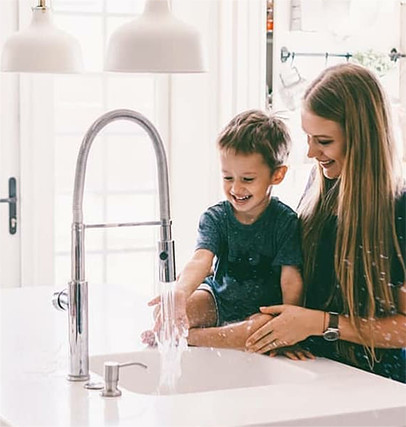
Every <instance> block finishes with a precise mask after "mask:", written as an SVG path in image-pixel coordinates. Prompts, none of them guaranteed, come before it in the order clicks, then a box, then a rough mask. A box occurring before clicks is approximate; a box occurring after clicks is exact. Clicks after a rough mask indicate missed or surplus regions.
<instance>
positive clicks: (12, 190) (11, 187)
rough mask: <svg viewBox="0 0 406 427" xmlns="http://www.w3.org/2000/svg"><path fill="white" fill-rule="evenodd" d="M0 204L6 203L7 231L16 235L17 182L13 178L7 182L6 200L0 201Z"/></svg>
mask: <svg viewBox="0 0 406 427" xmlns="http://www.w3.org/2000/svg"><path fill="white" fill-rule="evenodd" d="M0 203H8V231H9V233H10V234H16V233H17V180H16V179H15V178H14V177H11V178H9V180H8V198H7V199H0Z"/></svg>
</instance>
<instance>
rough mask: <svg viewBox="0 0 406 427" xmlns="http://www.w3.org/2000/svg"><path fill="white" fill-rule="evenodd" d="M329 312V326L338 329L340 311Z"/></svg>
mask: <svg viewBox="0 0 406 427" xmlns="http://www.w3.org/2000/svg"><path fill="white" fill-rule="evenodd" d="M328 314H329V321H328V328H331V329H338V313H334V312H332V311H330V312H329V313H328Z"/></svg>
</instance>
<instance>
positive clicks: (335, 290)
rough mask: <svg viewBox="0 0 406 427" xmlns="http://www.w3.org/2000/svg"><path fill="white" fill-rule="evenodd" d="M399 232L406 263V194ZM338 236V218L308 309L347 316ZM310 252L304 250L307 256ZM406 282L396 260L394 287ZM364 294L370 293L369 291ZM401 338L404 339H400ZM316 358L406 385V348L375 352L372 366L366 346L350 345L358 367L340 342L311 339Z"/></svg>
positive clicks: (325, 239) (331, 223) (319, 260)
mask: <svg viewBox="0 0 406 427" xmlns="http://www.w3.org/2000/svg"><path fill="white" fill-rule="evenodd" d="M395 219H396V232H397V236H398V241H399V244H400V247H401V251H402V256H403V260H404V262H405V263H406V190H405V191H404V192H403V193H402V195H401V196H400V197H399V198H398V199H397V201H396V205H395ZM336 235H337V220H336V217H331V218H330V219H329V220H328V221H326V223H325V225H324V228H323V231H322V233H321V238H320V242H319V244H318V248H317V255H316V264H315V272H314V276H313V280H312V282H311V283H307V284H306V286H307V289H306V307H309V308H314V309H321V310H324V311H332V312H338V313H343V302H342V295H341V289H340V286H339V284H338V282H337V278H336V274H335V269H334V249H335V242H336ZM305 251H306V248H304V252H305ZM405 282H406V277H404V271H403V268H402V265H401V263H400V261H399V259H398V258H397V257H396V256H393V257H392V260H391V286H394V287H400V286H402V285H403V284H404V283H405ZM362 290H364V292H365V293H366V289H365V288H364V289H361V292H362ZM399 338H400V337H399ZM303 344H304V346H305V347H306V348H308V349H309V350H310V351H312V352H313V354H315V355H317V356H323V357H327V358H330V359H333V360H337V361H339V362H344V363H346V364H350V365H354V366H357V367H358V368H361V369H364V370H367V371H370V372H373V373H376V374H379V375H382V376H384V377H388V378H392V379H394V380H397V381H401V382H404V383H406V348H403V349H382V348H377V349H375V351H376V355H377V359H378V361H377V362H375V363H374V364H373V366H371V364H370V362H369V358H368V355H367V353H366V351H365V349H364V347H363V346H362V345H358V344H354V343H349V342H347V345H348V346H350V347H351V351H353V355H354V357H355V359H356V363H354V362H353V361H352V360H350V359H349V358H348V357H346V356H344V355H343V354H342V352H340V351H339V344H338V341H336V342H328V341H325V340H324V339H323V338H322V337H310V338H308V339H307V340H306V341H305V342H304V343H303Z"/></svg>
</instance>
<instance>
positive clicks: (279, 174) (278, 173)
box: [271, 166, 288, 185]
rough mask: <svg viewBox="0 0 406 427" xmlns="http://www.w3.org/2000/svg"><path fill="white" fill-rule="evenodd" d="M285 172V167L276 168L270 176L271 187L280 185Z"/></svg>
mask: <svg viewBox="0 0 406 427" xmlns="http://www.w3.org/2000/svg"><path fill="white" fill-rule="evenodd" d="M287 170H288V167H287V166H278V167H277V168H276V169H275V170H274V172H273V174H272V178H271V179H272V185H276V184H280V183H281V182H282V181H283V178H285V174H286V172H287Z"/></svg>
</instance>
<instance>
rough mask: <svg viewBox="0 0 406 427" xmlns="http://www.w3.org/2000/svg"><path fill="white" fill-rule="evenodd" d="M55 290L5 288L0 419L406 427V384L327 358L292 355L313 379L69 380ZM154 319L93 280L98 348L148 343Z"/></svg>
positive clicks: (127, 294) (138, 302)
mask: <svg viewBox="0 0 406 427" xmlns="http://www.w3.org/2000/svg"><path fill="white" fill-rule="evenodd" d="M53 291H54V290H53V289H51V288H48V287H39V288H38V287H36V288H31V287H27V288H19V289H5V290H2V291H1V292H0V303H1V312H0V314H1V324H0V326H1V329H0V331H1V336H0V338H1V364H0V369H1V370H0V375H1V383H0V418H1V425H12V426H14V425H15V426H22V427H25V426H64V425H67V426H103V425H117V426H130V425H131V426H236V425H278V426H282V425H300V426H305V425H311V426H321V425H323V426H326V425H330V426H331V425H353V426H354V425H364V426H373V425H375V426H378V425H379V426H382V425H385V426H404V425H406V385H404V384H400V383H398V382H395V381H391V380H388V379H385V378H382V377H379V376H376V375H372V374H368V373H365V372H363V371H361V370H358V369H354V368H351V367H348V366H345V365H342V364H339V363H335V362H332V361H329V360H325V359H317V360H315V361H306V362H293V361H289V362H290V363H300V364H301V366H305V367H306V368H307V369H309V370H311V371H312V372H314V373H316V374H317V379H316V380H314V381H312V382H311V383H302V384H279V385H273V386H261V387H251V388H245V389H230V390H222V391H212V392H205V393H191V394H182V395H173V396H159V395H140V394H135V393H130V392H128V391H126V390H124V389H123V395H122V396H121V397H119V398H110V399H106V398H102V397H101V396H100V395H99V392H98V391H92V390H86V389H84V388H83V383H71V382H68V381H67V380H66V379H65V375H66V365H67V351H68V350H67V348H68V343H67V340H68V338H67V313H63V312H57V311H56V310H55V309H54V308H53V307H52V304H51V296H52V293H53ZM150 322H151V313H150V309H149V308H148V307H147V306H146V298H142V297H140V296H139V295H137V294H136V293H135V292H134V293H133V292H131V291H129V290H128V289H123V288H120V287H115V286H97V285H93V286H92V285H89V329H90V330H89V336H90V345H89V347H90V348H89V351H90V354H91V355H96V354H106V353H117V352H127V351H133V350H140V349H142V348H144V346H143V345H142V344H141V343H140V340H139V335H140V333H141V332H142V331H143V330H144V329H145V328H147V327H148V326H150ZM236 375H238V372H236Z"/></svg>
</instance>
